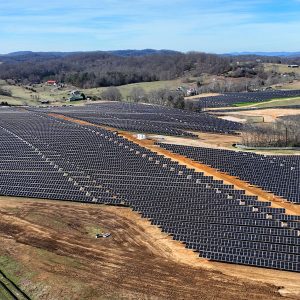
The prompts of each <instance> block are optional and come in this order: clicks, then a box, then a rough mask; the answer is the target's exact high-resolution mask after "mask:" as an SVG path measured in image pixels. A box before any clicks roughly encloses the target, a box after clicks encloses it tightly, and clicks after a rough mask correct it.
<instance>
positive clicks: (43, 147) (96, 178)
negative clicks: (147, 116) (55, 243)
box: [0, 111, 300, 272]
mask: <svg viewBox="0 0 300 300" xmlns="http://www.w3.org/2000/svg"><path fill="white" fill-rule="evenodd" d="M0 140H1V143H0V153H1V162H2V164H3V165H4V166H5V168H3V169H2V168H1V175H0V194H1V195H9V196H12V195H13V196H26V197H38V198H48V199H60V200H73V201H82V202H90V203H107V204H118V205H127V206H130V207H132V209H134V210H135V211H138V212H139V213H141V214H142V216H144V217H146V218H149V219H150V220H151V222H152V223H153V224H156V225H159V226H160V227H161V228H162V230H163V231H165V232H167V233H169V234H171V235H172V236H173V238H174V239H176V240H179V241H181V242H183V243H185V244H186V247H187V248H190V249H194V250H195V251H198V252H199V255H201V256H203V257H206V258H209V259H213V260H218V261H226V262H233V263H240V264H248V265H256V266H262V267H268V268H277V269H282V270H290V271H297V272H299V271H300V256H299V247H300V233H299V229H298V227H297V225H298V224H299V217H298V216H289V215H287V214H286V213H285V210H284V209H276V208H272V207H271V203H269V202H261V201H258V199H257V197H255V196H250V195H246V194H245V191H243V190H235V189H234V188H233V186H231V185H225V184H224V183H223V182H222V181H220V180H214V179H213V178H212V177H210V176H204V174H203V173H197V172H195V171H194V170H190V169H187V168H186V167H185V166H182V165H179V164H178V163H176V162H174V161H171V160H170V159H168V158H166V157H164V156H162V155H158V154H156V153H154V152H151V151H150V150H147V149H144V148H142V147H140V146H139V145H137V144H135V143H132V142H130V141H128V140H126V139H125V138H123V137H121V136H119V135H118V134H117V133H116V132H110V131H107V130H104V129H101V128H98V127H94V126H82V125H78V124H74V123H71V122H67V121H61V120H56V119H54V118H52V117H48V116H46V115H44V114H42V113H36V112H35V113H33V112H18V113H15V112H14V111H10V112H6V113H1V112H0Z"/></svg>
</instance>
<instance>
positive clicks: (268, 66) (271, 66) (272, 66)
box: [264, 63, 300, 75]
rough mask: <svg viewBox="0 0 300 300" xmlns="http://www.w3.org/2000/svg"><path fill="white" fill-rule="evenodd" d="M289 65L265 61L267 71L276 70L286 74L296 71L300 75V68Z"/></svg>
mask: <svg viewBox="0 0 300 300" xmlns="http://www.w3.org/2000/svg"><path fill="white" fill-rule="evenodd" d="M288 66H289V65H285V64H273V63H265V64H264V68H265V71H267V72H270V71H276V72H277V73H281V74H285V73H287V74H288V73H295V74H299V75H300V68H289V67H288Z"/></svg>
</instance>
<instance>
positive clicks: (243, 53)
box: [0, 48, 300, 56]
mask: <svg viewBox="0 0 300 300" xmlns="http://www.w3.org/2000/svg"><path fill="white" fill-rule="evenodd" d="M146 50H152V51H174V52H178V53H183V54H187V53H190V52H195V53H206V54H215V55H233V56H234V55H257V56H260V55H262V56H263V55H265V56H272V55H276V54H278V55H280V56H285V55H286V56H289V55H293V54H300V50H296V51H269V52H265V51H240V52H236V51H233V52H228V53H214V52H204V51H197V50H188V51H179V50H172V49H152V48H147V49H146V48H145V49H115V50H73V51H60V50H53V51H32V50H17V51H13V52H8V53H0V56H6V55H10V54H18V53H20V54H21V53H70V54H71V53H96V52H117V51H146Z"/></svg>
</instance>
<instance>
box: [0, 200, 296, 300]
mask: <svg viewBox="0 0 300 300" xmlns="http://www.w3.org/2000/svg"><path fill="white" fill-rule="evenodd" d="M97 231H99V232H100V231H103V232H104V231H105V232H110V233H111V234H112V236H111V237H110V238H107V239H95V238H94V235H93V234H94V233H95V232H97ZM0 244H1V247H0V268H1V269H2V270H5V272H6V274H7V275H9V276H10V277H11V278H18V280H17V281H18V284H19V285H20V287H21V288H22V289H23V290H24V291H26V292H27V293H28V294H29V295H30V296H32V297H33V298H34V299H47V300H48V299H280V298H282V297H280V294H279V293H278V287H279V286H281V287H282V286H284V287H285V289H284V293H285V294H286V295H289V297H290V298H292V297H294V298H293V299H296V298H297V292H298V293H299V281H298V280H299V274H295V273H290V272H281V271H276V270H266V269H259V268H251V267H245V266H237V265H227V264H220V263H213V262H209V261H205V260H203V259H201V258H199V257H198V256H197V254H196V253H194V252H192V251H190V250H187V249H185V248H184V246H183V245H182V244H180V243H178V242H175V241H173V240H171V238H170V237H168V236H167V235H165V234H163V233H161V231H160V230H159V229H158V228H157V227H155V226H152V225H150V223H149V222H148V221H147V220H145V219H142V218H141V217H140V216H139V215H138V214H137V213H134V212H132V211H131V210H130V209H128V208H120V207H110V206H102V205H83V204H77V203H68V202H58V201H43V200H30V199H18V198H7V197H0ZM3 258H5V259H3ZM16 266H18V267H16ZM220 271H222V272H223V271H224V274H223V273H221V272H220ZM253 280H256V281H253ZM276 286H277V287H276ZM297 288H298V290H297ZM299 295H300V294H298V296H299Z"/></svg>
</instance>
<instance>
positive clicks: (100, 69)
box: [0, 50, 298, 88]
mask: <svg viewBox="0 0 300 300" xmlns="http://www.w3.org/2000/svg"><path fill="white" fill-rule="evenodd" d="M258 60H259V61H264V62H277V63H278V62H281V61H284V62H285V63H287V62H288V63H292V62H293V63H297V61H298V60H297V59H296V58H294V59H288V58H278V57H259V56H253V55H252V56H223V55H215V54H207V53H198V52H190V53H180V52H175V51H169V50H161V51H156V50H141V51H137V50H136V51H134V50H127V51H126V50H125V51H113V52H82V53H80V52H79V53H75V52H74V53H55V52H53V53H52V52H49V53H34V52H21V53H15V54H10V55H5V56H0V61H1V62H2V64H0V79H5V80H8V79H12V80H14V81H15V82H17V83H21V84H25V85H27V84H33V83H41V82H44V81H46V80H48V79H54V80H57V81H59V82H63V83H67V84H72V85H75V86H77V87H78V88H94V87H107V86H120V85H124V84H130V83H137V82H150V81H159V80H172V79H175V78H180V77H184V76H185V75H187V76H195V77H197V76H201V75H202V74H203V73H206V74H212V75H223V74H226V76H230V77H235V78H237V77H247V78H257V77H259V78H262V79H264V78H265V77H266V75H265V74H263V72H262V70H261V69H260V68H258V65H259V64H258V62H257V61H258ZM248 61H251V63H250V64H249V63H247V64H246V66H245V67H241V63H240V62H248Z"/></svg>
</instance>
